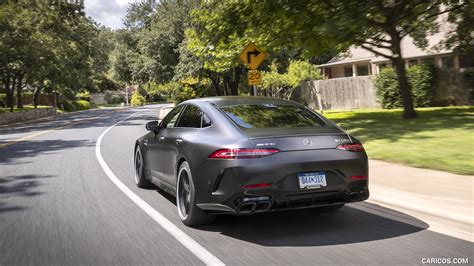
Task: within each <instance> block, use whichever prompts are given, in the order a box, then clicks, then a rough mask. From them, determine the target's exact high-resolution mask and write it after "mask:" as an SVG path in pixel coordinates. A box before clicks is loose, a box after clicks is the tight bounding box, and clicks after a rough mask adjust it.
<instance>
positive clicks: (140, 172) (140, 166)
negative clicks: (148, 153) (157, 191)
mask: <svg viewBox="0 0 474 266" xmlns="http://www.w3.org/2000/svg"><path fill="white" fill-rule="evenodd" d="M134 161H135V163H134V164H135V183H136V184H137V187H139V188H152V187H153V184H152V183H151V182H150V181H148V179H146V174H145V169H146V168H145V161H144V160H143V156H142V151H141V149H140V146H137V148H136V149H135V160H134Z"/></svg>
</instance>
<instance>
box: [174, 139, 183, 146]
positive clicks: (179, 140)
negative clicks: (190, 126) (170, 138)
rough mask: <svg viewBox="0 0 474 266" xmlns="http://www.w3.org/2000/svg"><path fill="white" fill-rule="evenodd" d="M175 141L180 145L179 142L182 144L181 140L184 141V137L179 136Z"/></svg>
mask: <svg viewBox="0 0 474 266" xmlns="http://www.w3.org/2000/svg"><path fill="white" fill-rule="evenodd" d="M175 142H176V145H179V144H181V142H183V139H182V138H177V139H176V140H175Z"/></svg>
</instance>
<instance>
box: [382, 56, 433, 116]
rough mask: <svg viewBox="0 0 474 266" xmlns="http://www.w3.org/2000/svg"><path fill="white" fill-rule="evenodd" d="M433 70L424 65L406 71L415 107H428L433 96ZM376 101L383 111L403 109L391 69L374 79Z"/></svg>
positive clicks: (395, 76)
mask: <svg viewBox="0 0 474 266" xmlns="http://www.w3.org/2000/svg"><path fill="white" fill-rule="evenodd" d="M434 73H435V70H434V69H433V68H431V67H429V66H426V65H415V66H412V67H410V68H409V69H407V78H408V82H409V84H410V87H411V90H410V92H411V95H412V97H413V104H414V106H415V107H427V106H430V104H431V101H432V98H433V96H434V92H435V89H434ZM374 86H375V89H376V95H377V99H378V101H379V102H380V104H381V105H382V107H383V108H385V109H393V108H400V107H403V100H402V96H401V94H400V87H399V85H398V79H397V74H396V73H395V71H394V70H393V69H392V68H385V69H382V71H380V74H379V75H378V76H377V77H376V78H375V81H374Z"/></svg>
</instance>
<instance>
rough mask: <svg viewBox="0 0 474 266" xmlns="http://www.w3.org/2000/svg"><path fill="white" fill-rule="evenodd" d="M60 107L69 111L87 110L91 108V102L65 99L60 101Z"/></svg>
mask: <svg viewBox="0 0 474 266" xmlns="http://www.w3.org/2000/svg"><path fill="white" fill-rule="evenodd" d="M59 107H60V108H61V109H63V110H64V111H67V112H74V111H79V110H87V109H90V108H91V104H90V103H89V102H88V101H84V100H79V101H70V100H67V101H63V102H60V103H59Z"/></svg>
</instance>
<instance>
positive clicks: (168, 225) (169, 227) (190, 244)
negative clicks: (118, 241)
mask: <svg viewBox="0 0 474 266" xmlns="http://www.w3.org/2000/svg"><path fill="white" fill-rule="evenodd" d="M139 113H140V112H138V113H134V114H132V115H130V116H128V117H127V118H125V119H123V120H121V121H119V122H118V123H116V124H114V125H113V126H111V127H109V128H107V129H106V130H105V131H104V132H103V133H102V134H101V135H100V136H99V138H98V139H97V142H96V145H95V156H96V157H97V160H98V161H99V164H100V166H101V167H102V169H103V170H104V172H105V173H106V174H107V176H108V177H109V179H110V180H111V181H112V182H113V183H114V184H115V185H116V186H117V187H118V188H119V189H120V190H121V191H122V192H123V193H124V194H125V195H127V197H129V198H130V199H131V200H132V201H133V202H134V203H135V204H137V205H138V206H139V207H140V208H141V209H142V210H143V211H144V212H146V213H147V214H148V215H149V216H150V217H151V218H152V219H153V220H155V222H157V223H158V224H159V225H160V226H161V227H163V228H164V229H165V230H166V231H168V233H170V234H171V235H172V236H173V237H174V238H175V239H176V240H178V241H179V242H180V243H181V244H183V246H185V247H186V248H187V249H188V250H189V251H191V252H192V253H193V254H194V255H196V257H198V258H199V259H200V260H201V261H202V262H204V263H205V264H207V265H225V264H224V263H223V262H222V261H221V260H219V259H218V258H217V257H216V256H214V255H213V254H212V253H211V252H209V251H208V250H206V249H205V248H204V247H203V246H201V245H200V244H199V243H198V242H196V241H195V240H194V239H192V238H191V237H190V236H188V235H187V234H186V233H184V232H183V231H181V229H179V228H178V227H177V226H176V225H174V224H173V223H172V222H171V221H170V220H168V219H166V217H164V216H163V215H162V214H161V213H159V212H158V211H156V210H155V209H154V208H153V207H151V206H150V205H149V204H148V203H146V201H144V200H143V199H141V198H140V197H139V196H138V195H137V194H135V193H133V192H132V191H131V190H130V189H129V188H128V187H127V186H126V185H125V184H124V183H122V181H120V180H119V179H118V178H117V176H115V174H114V173H113V172H112V170H111V169H110V167H109V166H108V165H107V163H105V161H104V158H102V155H101V153H100V146H101V142H102V138H103V137H104V135H105V134H106V133H107V132H108V131H109V130H111V129H112V128H113V127H115V126H116V125H118V124H120V123H122V122H123V121H125V120H127V119H129V118H130V117H132V116H135V115H137V114H139Z"/></svg>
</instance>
